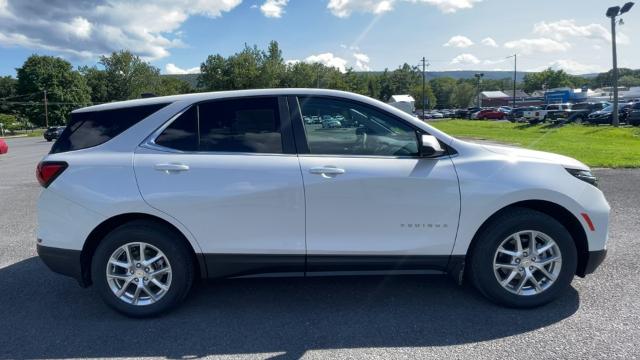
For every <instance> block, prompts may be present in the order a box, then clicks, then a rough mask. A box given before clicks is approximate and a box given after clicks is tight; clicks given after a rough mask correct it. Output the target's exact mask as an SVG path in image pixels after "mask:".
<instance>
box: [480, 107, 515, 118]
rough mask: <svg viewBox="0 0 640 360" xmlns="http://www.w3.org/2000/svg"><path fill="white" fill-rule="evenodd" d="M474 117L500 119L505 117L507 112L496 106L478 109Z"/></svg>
mask: <svg viewBox="0 0 640 360" xmlns="http://www.w3.org/2000/svg"><path fill="white" fill-rule="evenodd" d="M475 117H476V119H479V120H502V119H505V118H506V117H507V114H505V113H504V112H502V111H500V110H498V109H496V108H488V109H483V110H480V111H479V112H478V113H477V114H476V115H475Z"/></svg>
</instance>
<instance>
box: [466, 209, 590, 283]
mask: <svg viewBox="0 0 640 360" xmlns="http://www.w3.org/2000/svg"><path fill="white" fill-rule="evenodd" d="M514 208H524V209H531V210H536V211H539V212H541V213H544V214H547V215H549V216H551V217H552V218H554V219H555V220H557V221H558V222H560V224H562V225H563V226H564V227H565V228H566V229H567V231H568V232H569V234H571V237H572V238H573V241H574V243H575V246H576V251H577V253H578V266H577V269H576V275H578V276H580V277H584V276H585V272H586V266H587V259H588V257H589V245H588V240H587V234H586V232H585V230H584V228H583V226H582V225H581V223H580V221H579V220H578V219H577V218H576V217H575V216H574V215H573V214H572V213H571V212H570V211H569V210H567V209H566V208H565V207H563V206H562V205H558V204H556V203H554V202H551V201H546V200H524V201H518V202H515V203H512V204H509V205H507V206H505V207H503V208H501V209H500V210H498V211H496V212H495V213H493V214H492V215H491V216H489V217H488V218H487V219H486V220H485V221H484V222H483V223H482V225H481V226H480V227H479V228H478V230H476V232H475V234H474V236H473V239H472V240H471V243H470V244H469V248H468V250H467V255H466V257H467V258H468V257H469V256H470V255H471V254H472V253H473V249H474V246H475V245H476V243H477V241H478V238H479V235H480V234H481V233H482V232H483V231H484V229H485V228H486V227H487V226H488V225H489V224H490V223H491V222H492V221H494V220H495V219H496V218H498V217H499V216H501V215H502V214H504V213H506V212H508V211H510V210H512V209H514Z"/></svg>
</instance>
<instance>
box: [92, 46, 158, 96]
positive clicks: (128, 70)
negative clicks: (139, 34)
mask: <svg viewBox="0 0 640 360" xmlns="http://www.w3.org/2000/svg"><path fill="white" fill-rule="evenodd" d="M100 64H101V65H102V66H104V71H105V78H106V81H107V84H108V85H107V99H109V101H114V100H127V99H136V98H139V97H140V95H142V94H144V93H155V92H157V91H158V89H159V87H160V69H158V68H156V67H154V66H151V65H150V64H149V63H147V62H145V61H143V60H142V59H140V57H139V56H137V55H134V54H133V53H131V52H130V51H128V50H122V51H118V52H113V53H111V55H110V56H101V57H100Z"/></svg>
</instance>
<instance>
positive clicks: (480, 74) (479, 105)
mask: <svg viewBox="0 0 640 360" xmlns="http://www.w3.org/2000/svg"><path fill="white" fill-rule="evenodd" d="M474 76H475V77H476V79H477V80H478V83H477V90H478V101H477V105H478V107H479V108H481V107H482V99H481V92H480V84H481V83H482V77H483V76H484V73H476V74H475V75H474Z"/></svg>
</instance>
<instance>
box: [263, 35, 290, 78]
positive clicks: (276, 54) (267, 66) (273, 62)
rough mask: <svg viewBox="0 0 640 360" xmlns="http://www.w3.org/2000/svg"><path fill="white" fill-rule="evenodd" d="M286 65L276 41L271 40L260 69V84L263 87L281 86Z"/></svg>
mask: <svg viewBox="0 0 640 360" xmlns="http://www.w3.org/2000/svg"><path fill="white" fill-rule="evenodd" d="M286 71H287V66H286V65H285V63H284V59H283V58H282V50H280V47H279V45H278V42H277V41H271V42H270V43H269V48H268V49H267V53H266V54H265V56H264V63H263V64H262V69H261V71H260V85H261V86H262V87H264V88H277V87H282V86H283V83H284V77H285V76H284V75H285V72H286Z"/></svg>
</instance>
